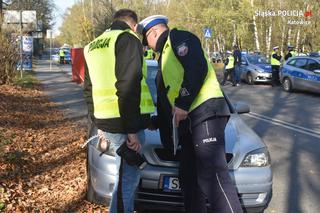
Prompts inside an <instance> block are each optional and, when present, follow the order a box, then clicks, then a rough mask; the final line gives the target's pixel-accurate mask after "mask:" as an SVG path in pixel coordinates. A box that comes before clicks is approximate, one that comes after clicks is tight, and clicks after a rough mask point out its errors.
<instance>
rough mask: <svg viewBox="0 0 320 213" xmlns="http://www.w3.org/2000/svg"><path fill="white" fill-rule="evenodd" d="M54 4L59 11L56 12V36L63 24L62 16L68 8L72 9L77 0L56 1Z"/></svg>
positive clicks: (54, 28)
mask: <svg viewBox="0 0 320 213" xmlns="http://www.w3.org/2000/svg"><path fill="white" fill-rule="evenodd" d="M53 2H54V3H55V4H56V7H57V11H56V12H55V14H56V20H55V22H56V24H55V26H54V27H53V31H54V34H56V33H57V32H58V29H59V27H60V26H61V24H62V16H63V14H64V12H65V11H66V9H67V8H68V7H71V6H72V5H73V4H74V3H75V2H76V0H54V1H53Z"/></svg>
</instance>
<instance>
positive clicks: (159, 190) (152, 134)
mask: <svg viewBox="0 0 320 213" xmlns="http://www.w3.org/2000/svg"><path fill="white" fill-rule="evenodd" d="M147 64H148V73H149V74H150V75H149V76H151V78H150V79H148V81H147V83H148V85H149V87H150V90H151V92H152V95H153V98H154V100H155V82H154V78H155V75H156V73H157V69H158V66H157V63H156V62H154V61H147ZM226 98H227V97H226ZM227 101H228V105H229V107H230V111H231V113H232V114H231V117H230V119H229V122H228V124H227V127H226V130H225V137H226V159H227V162H228V167H229V170H230V176H231V178H232V180H233V182H234V184H235V186H236V188H237V190H238V195H239V199H240V201H241V204H242V206H243V208H245V209H246V210H247V211H250V212H263V210H264V209H265V208H266V207H267V206H268V203H269V201H270V200H271V197H272V169H271V166H270V161H271V160H270V155H269V152H268V148H267V147H266V145H265V144H264V143H263V141H262V140H261V138H260V137H259V136H257V135H256V134H255V133H254V132H253V130H252V129H250V128H249V127H248V126H247V125H246V124H245V123H244V122H243V121H242V119H241V118H240V116H239V114H241V113H248V112H249V106H248V105H246V104H244V103H241V102H240V103H237V104H235V105H232V104H231V103H230V101H229V99H228V98H227ZM145 133H146V141H145V146H144V149H143V155H144V157H145V159H146V161H147V163H148V165H147V166H146V167H145V168H144V169H143V170H142V175H141V180H140V184H139V188H138V189H137V192H136V197H135V204H136V205H135V206H136V209H138V210H139V211H141V212H142V211H143V210H145V209H158V210H163V211H165V212H167V211H169V210H174V211H183V209H184V208H183V206H184V205H183V197H182V194H181V191H180V190H181V189H180V184H179V179H178V166H179V163H178V158H179V151H178V153H177V155H176V156H174V155H173V153H172V152H171V151H168V150H166V149H164V148H163V146H162V145H161V141H160V136H159V132H158V131H149V130H146V131H145ZM92 134H95V132H92ZM97 147H98V146H97V141H94V140H93V141H91V142H90V143H89V144H88V149H87V169H88V173H87V174H88V192H87V199H88V200H89V201H91V202H97V203H102V204H105V205H108V202H109V200H110V197H111V193H112V190H113V187H114V183H115V180H116V176H115V175H116V166H115V157H114V155H115V153H114V151H115V150H110V151H109V152H108V153H105V154H101V151H100V150H99V149H98V148H97Z"/></svg>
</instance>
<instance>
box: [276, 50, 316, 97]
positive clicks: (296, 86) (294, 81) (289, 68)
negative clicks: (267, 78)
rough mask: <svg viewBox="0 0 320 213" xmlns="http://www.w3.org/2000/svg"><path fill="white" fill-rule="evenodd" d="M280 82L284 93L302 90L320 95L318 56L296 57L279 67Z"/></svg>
mask: <svg viewBox="0 0 320 213" xmlns="http://www.w3.org/2000/svg"><path fill="white" fill-rule="evenodd" d="M280 80H281V83H282V87H283V89H284V90H285V91H287V92H291V91H293V90H304V91H310V92H315V93H320V56H318V55H310V56H298V57H293V58H290V59H288V60H287V61H286V62H284V63H283V64H282V66H281V67H280Z"/></svg>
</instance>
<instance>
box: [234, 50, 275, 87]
mask: <svg viewBox="0 0 320 213" xmlns="http://www.w3.org/2000/svg"><path fill="white" fill-rule="evenodd" d="M240 70H241V80H245V81H246V82H247V83H248V84H254V83H256V82H271V80H272V69H271V65H270V63H268V61H267V58H266V57H264V56H263V55H260V54H256V53H242V54H241V66H240Z"/></svg>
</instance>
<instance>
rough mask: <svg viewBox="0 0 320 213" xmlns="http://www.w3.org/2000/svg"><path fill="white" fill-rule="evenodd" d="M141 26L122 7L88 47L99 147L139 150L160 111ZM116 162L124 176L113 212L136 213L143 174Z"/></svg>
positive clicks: (88, 83) (88, 91) (89, 96)
mask: <svg viewBox="0 0 320 213" xmlns="http://www.w3.org/2000/svg"><path fill="white" fill-rule="evenodd" d="M136 25H137V15H136V13H135V12H134V11H132V10H128V9H121V10H119V11H117V12H116V13H115V15H114V20H113V23H112V25H111V27H110V28H109V29H108V30H106V31H105V32H104V33H103V34H101V35H100V36H99V37H97V38H96V39H94V40H93V41H92V42H90V43H89V44H88V45H87V46H86V47H85V48H84V55H85V60H86V65H87V67H86V74H85V86H84V90H85V91H84V95H85V98H86V101H87V104H88V108H89V113H90V115H91V119H93V123H94V124H95V125H96V126H97V128H98V129H99V130H98V132H99V134H100V138H99V139H100V142H99V143H100V145H99V146H100V147H104V148H105V149H107V147H109V148H110V149H113V150H114V151H115V150H117V149H118V148H119V147H120V146H121V145H122V144H123V143H126V145H127V147H128V148H129V149H132V150H135V151H137V152H139V151H140V149H141V146H142V145H143V143H144V129H145V128H146V127H147V126H148V122H149V119H150V113H152V112H154V110H155V109H154V105H153V102H152V97H151V95H150V92H149V89H148V87H147V84H146V76H145V75H146V73H147V72H146V71H147V70H146V64H145V61H144V59H143V48H142V45H141V41H140V40H139V38H138V36H137V35H136V34H135V33H134V32H133V30H134V29H135V27H136ZM102 142H104V143H106V144H104V145H101V143H102ZM116 162H117V168H118V169H117V170H118V177H117V182H116V185H115V186H114V189H113V193H112V199H111V204H110V208H109V212H110V213H120V212H125V213H133V212H134V206H133V199H132V198H133V197H134V193H135V190H136V187H137V186H138V183H139V180H140V171H139V169H138V167H137V166H135V165H132V166H131V164H129V162H128V161H125V160H123V159H120V157H119V156H118V155H117V154H116Z"/></svg>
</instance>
